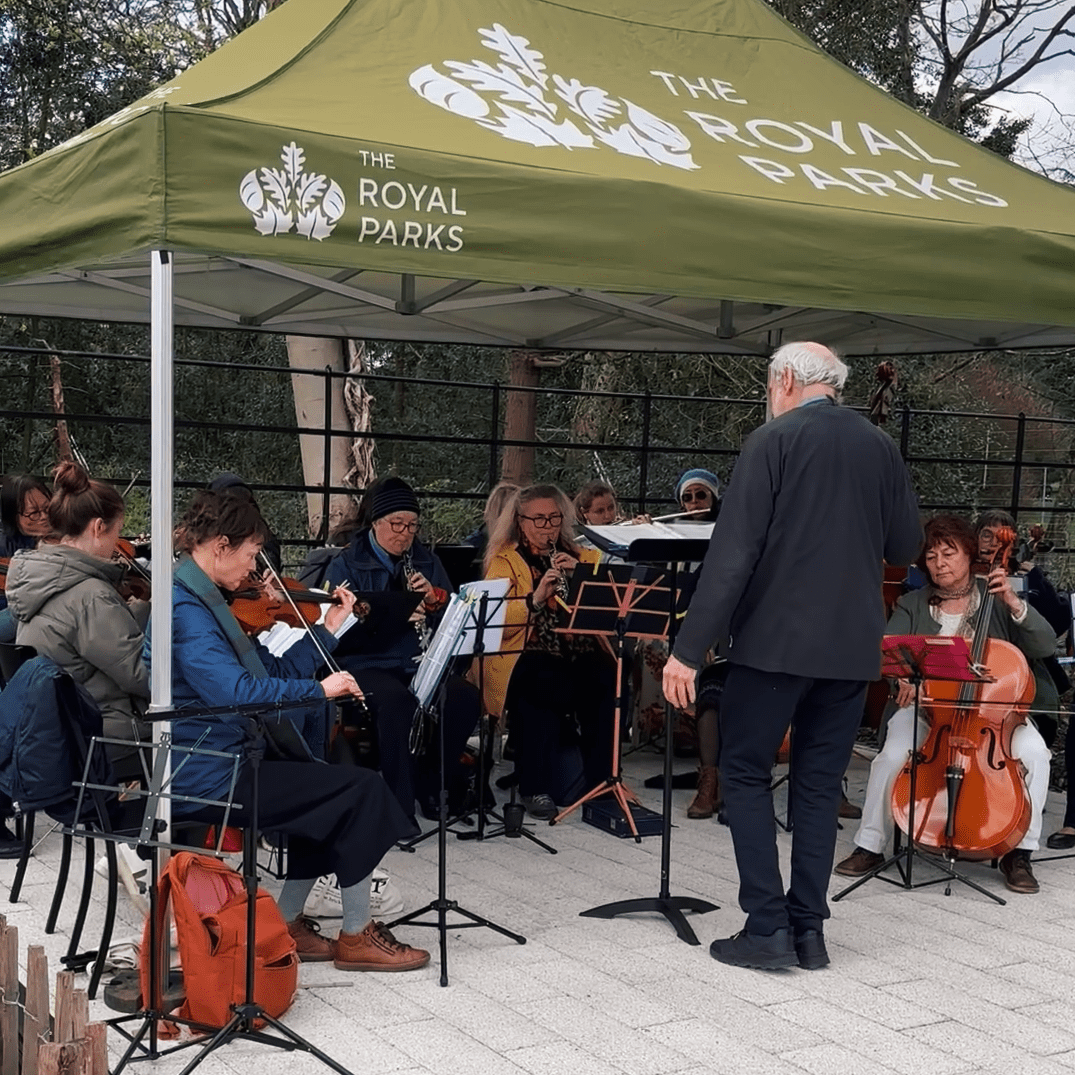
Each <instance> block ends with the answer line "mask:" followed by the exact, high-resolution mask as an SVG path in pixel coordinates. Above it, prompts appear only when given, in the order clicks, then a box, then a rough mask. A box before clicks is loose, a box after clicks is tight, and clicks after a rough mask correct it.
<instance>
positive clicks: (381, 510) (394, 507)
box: [370, 478, 421, 522]
mask: <svg viewBox="0 0 1075 1075" xmlns="http://www.w3.org/2000/svg"><path fill="white" fill-rule="evenodd" d="M420 510H421V509H420V508H419V507H418V497H416V496H415V495H414V490H413V489H412V488H411V487H410V486H409V485H408V484H407V483H406V482H405V481H404V480H403V479H402V478H385V480H384V481H383V482H381V485H380V487H379V488H378V490H377V492H376V493H374V494H373V504H372V506H371V508H370V519H371V521H373V522H376V521H377V520H378V519H383V518H384V517H385V516H386V515H391V514H392V513H393V512H395V511H413V512H414V514H415V515H418V514H419V512H420Z"/></svg>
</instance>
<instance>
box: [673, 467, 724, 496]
mask: <svg viewBox="0 0 1075 1075" xmlns="http://www.w3.org/2000/svg"><path fill="white" fill-rule="evenodd" d="M688 485H704V486H705V487H706V488H707V489H708V490H709V491H710V492H711V493H712V494H713V499H714V500H717V499H719V498H720V478H718V477H717V476H716V474H714V473H713V472H712V471H711V470H702V469H701V468H700V467H695V468H694V470H685V471H684V472H683V473H682V474H681V475H680V476H679V481H677V482H676V500H680V499H682V497H683V490H684V489H686V487H687V486H688Z"/></svg>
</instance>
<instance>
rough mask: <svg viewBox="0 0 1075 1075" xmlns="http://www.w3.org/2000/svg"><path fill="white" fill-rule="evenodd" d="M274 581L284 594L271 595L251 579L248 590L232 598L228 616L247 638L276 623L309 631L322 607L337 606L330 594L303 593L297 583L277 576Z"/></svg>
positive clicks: (272, 593)
mask: <svg viewBox="0 0 1075 1075" xmlns="http://www.w3.org/2000/svg"><path fill="white" fill-rule="evenodd" d="M273 581H274V583H276V584H277V585H280V586H282V587H283V589H285V590H286V591H287V593H286V594H281V593H280V592H277V591H273V590H272V589H271V588H268V587H266V586H264V585H263V584H262V582H261V580H260V579H252V580H251V584H250V585H249V586H247V587H244V588H243V589H242V590H236V591H234V592H233V593H232V594H231V603H230V607H231V614H232V615H233V616H234V617H235V618H236V620H238V621H239V626H240V627H242V629H243V630H244V631H245V632H246V633H247V634H248V635H257V634H260V633H261V632H262V631H267V630H269V629H270V628H271V627H272V626H273V625H274V624H277V623H286V624H287V625H288V626H289V627H304V626H307V625H309V626H310V627H312V626H313V625H314V624H315V623H317V621H318V620H320V619H321V606H322V605H338V604H339V603H340V599H339V598H338V597H334V596H333V595H332V594H328V593H321V592H320V591H318V590H308V589H306V587H305V586H303V585H302V583H301V582H299V581H298V580H297V579H292V578H286V577H283V576H279V575H278V576H276V578H275V579H274V580H273ZM288 598H290V600H288Z"/></svg>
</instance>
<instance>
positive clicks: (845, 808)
mask: <svg viewBox="0 0 1075 1075" xmlns="http://www.w3.org/2000/svg"><path fill="white" fill-rule="evenodd" d="M839 815H840V817H845V818H848V819H849V820H851V821H858V819H859V818H860V817H862V807H861V806H856V805H855V804H854V803H853V802H852V801H851V800H850V799H849V798H848V797H847V796H846V795H841V796H840V810H839Z"/></svg>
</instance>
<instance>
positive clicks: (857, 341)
mask: <svg viewBox="0 0 1075 1075" xmlns="http://www.w3.org/2000/svg"><path fill="white" fill-rule="evenodd" d="M0 216H2V218H3V220H4V222H5V223H4V228H3V233H2V235H0V310H2V311H5V312H11V313H27V314H39V315H46V316H74V317H87V318H96V319H105V320H132V321H139V320H148V318H149V300H148V294H149V267H148V258H147V257H146V253H147V252H148V251H149V250H151V249H154V248H162V249H168V250H171V251H174V252H175V255H176V262H175V268H176V277H175V289H176V321H177V322H178V323H181V324H191V325H206V326H216V327H228V328H236V327H245V328H252V329H260V330H264V331H277V332H296V333H302V334H306V335H341V336H356V337H365V338H387V339H392V338H402V339H411V340H447V341H456V342H469V343H480V344H504V345H511V346H530V347H553V348H572V349H574V348H607V349H631V350H698V351H722V352H732V353H734V352H742V353H764V352H767V351H768V350H769V348H771V346H772V345H773V344H775V343H778V342H779V341H780V340H781V339H792V338H813V339H818V340H821V341H823V342H827V343H830V344H833V345H835V346H838V347H840V348H841V349H842V350H843V351H845V352H846V353H851V354H854V353H860V354H861V353H867V354H878V353H893V352H901V351H915V350H925V351H931V350H952V349H955V350H965V349H976V348H981V347H1024V346H1052V345H1060V344H1070V343H1072V342H1073V341H1075V303H1073V302H1072V301H1071V298H1072V284H1073V280H1075V192H1073V191H1071V190H1069V189H1067V188H1064V187H1061V186H1059V185H1057V184H1054V183H1051V182H1050V181H1048V180H1046V179H1043V178H1042V177H1040V176H1037V175H1035V174H1033V173H1030V172H1027V171H1025V170H1023V169H1021V168H1019V167H1017V166H1015V165H1012V164H1009V163H1008V162H1006V161H1003V160H1001V159H1000V158H998V157H996V156H995V155H993V154H991V153H990V152H988V151H986V150H983V149H981V148H980V147H978V146H975V145H974V144H972V143H970V142H968V141H967V140H965V139H963V138H961V137H960V136H958V135H955V134H952V133H951V132H949V131H947V130H945V129H943V128H941V127H938V126H936V125H935V124H933V123H931V122H930V121H928V120H926V119H924V118H923V117H922V116H920V115H918V114H917V113H915V112H913V111H911V110H909V109H907V108H905V107H904V106H903V105H901V104H899V103H898V102H896V101H894V100H893V99H892V98H890V97H888V96H887V95H886V94H884V93H883V92H881V91H879V90H877V89H875V88H874V87H872V86H870V85H868V84H867V83H865V82H864V81H862V80H861V79H859V78H857V77H856V76H855V75H853V74H851V73H850V72H848V71H847V70H846V69H844V68H843V67H841V66H840V65H839V64H837V63H835V62H834V61H832V60H831V59H829V58H828V57H826V56H825V55H824V54H823V53H821V52H820V51H818V50H817V49H816V48H815V47H814V46H813V45H812V44H811V43H810V42H809V41H807V40H806V39H805V38H804V37H802V36H801V35H799V34H798V33H797V32H795V31H794V30H792V29H791V28H790V27H789V26H788V25H787V24H786V23H785V22H783V21H782V20H781V19H780V18H779V17H778V16H776V15H775V14H774V13H773V12H772V11H771V10H770V9H769V8H768V7H767V6H766V5H765V4H764V3H762V2H761V0H681V2H675V0H569V2H558V3H553V2H551V0H440V2H438V3H436V4H399V3H398V2H396V0H291V2H290V3H287V4H284V5H282V6H281V7H279V8H278V9H276V11H274V12H273V13H272V14H270V15H269V16H267V17H266V18H265V19H263V20H262V21H261V22H260V23H258V24H257V25H256V26H254V27H252V28H251V29H250V30H248V31H246V32H245V33H243V34H242V35H240V36H239V37H238V38H236V39H235V40H233V41H231V42H229V43H228V44H226V45H225V46H224V47H222V48H221V49H220V50H219V51H218V52H216V53H214V54H213V55H212V56H210V57H208V58H207V59H206V60H204V61H202V62H201V63H199V64H196V65H195V66H194V67H192V68H190V70H188V71H186V72H184V73H183V74H182V75H180V76H179V77H178V78H176V79H175V80H174V81H173V82H171V83H168V84H166V85H164V86H162V87H160V88H159V89H158V90H156V91H154V92H153V93H151V94H149V95H148V96H147V97H145V98H143V99H142V100H141V101H139V102H137V103H136V104H134V105H132V106H131V107H129V108H127V109H124V110H123V111H122V112H120V113H118V114H117V115H116V116H113V117H111V118H110V119H108V120H106V121H105V122H103V123H101V124H99V125H98V126H96V127H94V128H92V129H90V130H89V131H87V132H85V133H84V134H82V135H80V136H78V137H77V138H75V139H72V140H71V141H69V142H67V143H65V144H64V145H62V146H59V147H57V148H56V149H54V150H52V151H50V152H49V153H46V154H44V155H43V156H41V157H40V158H37V159H36V160H34V161H31V162H30V163H28V164H26V165H23V166H22V167H20V168H16V169H13V170H11V171H10V172H7V173H5V174H4V175H3V176H0Z"/></svg>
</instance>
